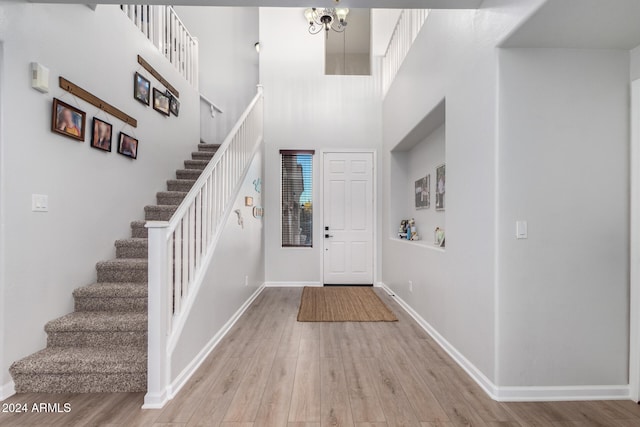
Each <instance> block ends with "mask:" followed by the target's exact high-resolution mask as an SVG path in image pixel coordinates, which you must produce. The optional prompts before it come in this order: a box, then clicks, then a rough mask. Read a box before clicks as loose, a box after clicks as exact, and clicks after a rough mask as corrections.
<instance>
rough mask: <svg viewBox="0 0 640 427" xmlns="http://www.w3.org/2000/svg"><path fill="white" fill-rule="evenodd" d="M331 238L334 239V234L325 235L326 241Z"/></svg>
mask: <svg viewBox="0 0 640 427" xmlns="http://www.w3.org/2000/svg"><path fill="white" fill-rule="evenodd" d="M329 237H333V234H325V235H324V238H325V239H328V238H329Z"/></svg>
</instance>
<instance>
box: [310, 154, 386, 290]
mask: <svg viewBox="0 0 640 427" xmlns="http://www.w3.org/2000/svg"><path fill="white" fill-rule="evenodd" d="M319 153H320V168H319V169H320V170H319V171H318V172H319V176H320V179H319V182H318V189H319V191H320V200H322V202H321V203H320V231H321V234H320V235H321V236H322V249H321V251H320V261H319V262H320V284H321V286H324V156H325V154H331V153H336V154H349V153H354V154H358V153H371V155H372V160H371V166H372V168H373V170H372V172H371V176H372V178H373V188H372V192H373V195H372V202H373V251H372V256H373V260H372V261H373V264H372V268H373V283H372V285H373V286H376V284H377V283H378V255H379V254H378V251H379V249H378V150H376V149H375V148H370V149H369V148H361V149H359V148H355V149H350V148H342V149H335V148H327V149H326V150H325V149H322V150H320V151H319Z"/></svg>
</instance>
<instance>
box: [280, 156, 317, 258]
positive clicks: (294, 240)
mask: <svg viewBox="0 0 640 427" xmlns="http://www.w3.org/2000/svg"><path fill="white" fill-rule="evenodd" d="M313 155H314V151H312V150H280V157H281V161H282V172H281V186H282V195H281V200H282V209H281V214H282V246H283V247H306V248H310V247H313Z"/></svg>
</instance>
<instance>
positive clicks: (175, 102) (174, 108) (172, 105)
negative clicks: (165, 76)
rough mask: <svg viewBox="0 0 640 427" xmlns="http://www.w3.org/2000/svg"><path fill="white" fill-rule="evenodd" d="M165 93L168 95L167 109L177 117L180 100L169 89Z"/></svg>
mask: <svg viewBox="0 0 640 427" xmlns="http://www.w3.org/2000/svg"><path fill="white" fill-rule="evenodd" d="M167 95H168V96H169V110H170V111H171V114H173V115H174V116H176V117H178V114H180V100H179V99H178V98H176V97H175V96H174V95H173V94H171V92H169V91H167Z"/></svg>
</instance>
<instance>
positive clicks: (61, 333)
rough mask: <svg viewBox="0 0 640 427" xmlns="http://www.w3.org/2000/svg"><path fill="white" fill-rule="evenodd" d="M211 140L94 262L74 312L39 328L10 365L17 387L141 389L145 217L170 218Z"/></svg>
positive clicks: (211, 150) (208, 155) (207, 155)
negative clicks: (40, 342)
mask: <svg viewBox="0 0 640 427" xmlns="http://www.w3.org/2000/svg"><path fill="white" fill-rule="evenodd" d="M217 148H218V146H217V145H210V144H200V145H198V151H197V152H194V153H192V154H191V159H192V160H187V161H185V162H184V166H185V168H184V169H180V170H177V171H176V177H177V179H174V180H169V181H167V191H162V192H159V193H157V194H156V198H157V205H153V206H146V207H145V208H144V210H145V220H144V221H133V222H132V223H131V238H130V239H121V240H117V241H116V242H115V255H116V257H115V259H112V260H108V261H103V262H99V263H98V264H96V270H97V277H98V280H97V283H94V284H92V285H88V286H83V287H81V288H78V289H76V290H75V291H73V298H74V300H75V311H74V312H73V313H70V314H67V315H65V316H62V317H60V318H58V319H55V320H52V321H50V322H49V323H47V324H46V325H45V327H44V330H45V332H46V333H47V348H45V349H44V350H41V351H39V352H37V353H34V354H32V355H30V356H28V357H25V358H24V359H22V360H19V361H17V362H15V363H14V364H13V365H12V366H11V369H10V372H11V376H12V377H13V380H14V383H15V389H16V391H17V392H18V393H107V392H141V391H146V389H147V289H148V284H147V256H148V255H147V253H148V247H147V243H148V240H147V229H146V228H145V222H146V221H148V220H169V219H170V218H171V216H172V215H173V213H174V212H175V211H176V209H177V207H178V205H179V204H180V203H181V202H182V200H183V199H184V198H185V196H186V195H187V192H188V191H189V190H190V189H191V187H192V186H193V184H194V183H195V182H196V181H195V180H196V179H197V178H198V176H200V174H201V173H202V170H203V169H204V168H205V167H206V165H207V164H208V163H209V161H210V160H211V159H212V158H213V156H214V154H215V152H216V150H217Z"/></svg>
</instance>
